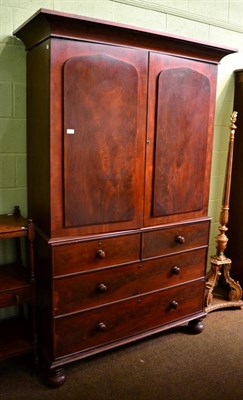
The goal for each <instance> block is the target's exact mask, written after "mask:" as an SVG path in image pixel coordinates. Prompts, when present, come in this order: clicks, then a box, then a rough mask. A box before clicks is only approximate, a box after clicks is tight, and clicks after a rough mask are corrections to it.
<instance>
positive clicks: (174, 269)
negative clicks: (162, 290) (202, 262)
mask: <svg viewBox="0 0 243 400" xmlns="http://www.w3.org/2000/svg"><path fill="white" fill-rule="evenodd" d="M171 272H172V274H174V275H179V273H180V272H181V269H180V267H178V266H177V265H175V266H174V267H173V268H172V270H171Z"/></svg>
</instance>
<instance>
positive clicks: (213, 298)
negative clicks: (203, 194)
mask: <svg viewBox="0 0 243 400" xmlns="http://www.w3.org/2000/svg"><path fill="white" fill-rule="evenodd" d="M236 119H237V112H236V111H234V112H233V113H232V115H231V117H230V127H229V128H230V138H229V149H228V158H227V164H226V173H225V182H224V192H223V200H222V207H221V213H220V226H219V228H218V229H219V234H218V235H217V236H216V238H215V239H216V254H215V255H214V256H213V257H211V260H210V262H211V268H210V270H209V272H208V274H207V277H206V299H205V307H206V311H207V312H209V311H213V310H216V309H219V308H225V307H242V306H243V302H242V300H241V298H242V289H241V286H240V285H239V283H238V282H235V281H234V279H232V278H231V277H230V268H231V259H230V258H227V256H226V255H225V254H224V253H225V250H226V247H227V243H228V237H227V236H226V232H227V230H228V228H227V224H228V221H229V199H230V187H231V175H232V163H233V152H234V139H235V130H236V125H235V123H236ZM221 277H223V278H224V281H225V283H224V284H223V285H222V284H221V283H220V282H219V281H220V278H221ZM222 286H224V289H225V290H222Z"/></svg>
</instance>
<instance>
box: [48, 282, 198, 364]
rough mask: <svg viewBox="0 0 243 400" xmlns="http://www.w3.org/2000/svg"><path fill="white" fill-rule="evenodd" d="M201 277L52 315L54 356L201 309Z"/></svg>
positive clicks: (86, 347) (140, 331) (109, 340)
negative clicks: (76, 310) (68, 312)
mask: <svg viewBox="0 0 243 400" xmlns="http://www.w3.org/2000/svg"><path fill="white" fill-rule="evenodd" d="M203 293H204V280H203V279H202V280H198V281H194V282H191V283H188V284H185V285H181V286H177V287H173V288H170V289H166V290H161V291H157V292H154V293H150V294H147V295H143V296H138V297H134V298H130V299H128V300H124V301H121V302H117V303H113V304H109V305H107V306H103V307H97V308H94V309H92V310H88V311H84V312H81V313H77V314H72V315H69V316H65V317H57V318H56V319H55V349H56V357H62V356H65V355H67V354H71V353H75V352H79V351H83V350H87V349H90V348H93V347H96V346H101V345H104V344H107V343H110V342H114V341H116V340H119V339H122V338H127V337H129V336H133V335H136V334H139V333H142V332H145V331H148V330H150V329H154V328H156V327H159V326H162V325H163V324H166V323H169V322H171V321H176V320H178V319H181V318H183V317H186V316H190V315H193V314H194V313H197V312H201V311H202V309H203Z"/></svg>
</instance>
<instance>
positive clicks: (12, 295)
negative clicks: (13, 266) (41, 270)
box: [0, 287, 30, 307]
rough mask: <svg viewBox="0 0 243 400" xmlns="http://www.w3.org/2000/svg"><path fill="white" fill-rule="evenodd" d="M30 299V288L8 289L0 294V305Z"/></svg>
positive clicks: (13, 304)
mask: <svg viewBox="0 0 243 400" xmlns="http://www.w3.org/2000/svg"><path fill="white" fill-rule="evenodd" d="M28 301H30V288H29V287H26V288H21V289H19V290H18V289H14V290H8V291H7V292H2V293H1V294H0V307H10V306H16V305H18V304H24V303H27V302H28Z"/></svg>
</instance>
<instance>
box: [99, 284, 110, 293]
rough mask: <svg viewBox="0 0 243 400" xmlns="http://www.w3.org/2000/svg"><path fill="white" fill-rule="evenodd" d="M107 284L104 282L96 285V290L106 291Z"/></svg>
mask: <svg viewBox="0 0 243 400" xmlns="http://www.w3.org/2000/svg"><path fill="white" fill-rule="evenodd" d="M107 289H108V288H107V286H106V285H105V284H104V283H100V284H99V285H98V286H97V290H98V292H100V293H105V292H106V291H107Z"/></svg>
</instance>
